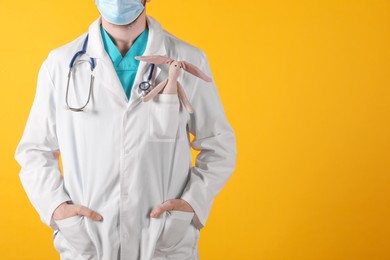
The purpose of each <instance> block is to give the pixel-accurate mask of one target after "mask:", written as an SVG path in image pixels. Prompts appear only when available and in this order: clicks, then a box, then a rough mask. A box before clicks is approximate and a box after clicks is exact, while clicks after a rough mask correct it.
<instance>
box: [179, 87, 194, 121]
mask: <svg viewBox="0 0 390 260" xmlns="http://www.w3.org/2000/svg"><path fill="white" fill-rule="evenodd" d="M177 93H178V95H179V99H180V101H181V102H182V104H183V106H184V107H185V108H186V109H187V111H188V113H190V114H192V113H194V109H193V108H192V105H191V103H190V101H189V100H188V98H187V95H186V93H185V92H184V89H183V87H182V85H181V84H180V82H179V81H178V82H177Z"/></svg>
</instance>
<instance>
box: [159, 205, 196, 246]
mask: <svg viewBox="0 0 390 260" xmlns="http://www.w3.org/2000/svg"><path fill="white" fill-rule="evenodd" d="M194 214H195V213H194V212H187V211H179V210H170V211H167V216H166V219H165V223H164V227H163V230H162V231H161V235H160V237H159V239H158V241H157V244H156V247H157V248H159V249H169V248H172V247H174V246H175V245H177V244H178V243H180V241H181V240H182V239H183V238H184V236H185V235H186V232H188V229H189V228H191V226H190V225H191V220H192V218H193V217H194Z"/></svg>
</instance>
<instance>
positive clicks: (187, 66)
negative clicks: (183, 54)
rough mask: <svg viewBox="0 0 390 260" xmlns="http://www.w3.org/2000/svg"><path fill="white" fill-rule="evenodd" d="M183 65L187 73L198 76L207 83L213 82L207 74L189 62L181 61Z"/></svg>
mask: <svg viewBox="0 0 390 260" xmlns="http://www.w3.org/2000/svg"><path fill="white" fill-rule="evenodd" d="M180 62H181V64H182V67H183V69H184V70H185V71H187V72H189V73H191V74H192V75H194V76H197V77H199V78H201V79H203V80H204V81H207V82H211V81H213V80H212V79H211V78H210V77H209V76H207V75H206V74H204V73H203V71H201V70H200V69H198V67H196V66H195V65H192V64H191V63H189V62H186V61H184V60H182V61H180Z"/></svg>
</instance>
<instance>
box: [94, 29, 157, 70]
mask: <svg viewBox="0 0 390 260" xmlns="http://www.w3.org/2000/svg"><path fill="white" fill-rule="evenodd" d="M100 30H101V34H102V38H103V43H104V48H105V49H106V51H107V53H108V55H109V56H110V59H111V61H112V63H113V65H114V67H115V69H116V70H137V68H138V64H139V62H140V61H139V60H136V59H134V57H135V56H142V54H143V53H144V51H145V48H146V43H147V41H148V35H149V28H148V26H146V28H145V30H144V31H143V32H142V33H141V34H140V35H139V36H138V37H137V38H136V39H135V41H134V43H133V45H132V46H131V47H130V49H129V50H128V51H127V53H126V54H125V56H123V57H122V54H121V53H120V51H119V50H118V48H117V47H116V45H115V43H114V42H113V41H112V39H111V37H110V36H109V35H108V33H107V31H106V30H105V29H104V28H103V26H102V24H100Z"/></svg>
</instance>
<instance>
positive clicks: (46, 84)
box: [14, 60, 71, 229]
mask: <svg viewBox="0 0 390 260" xmlns="http://www.w3.org/2000/svg"><path fill="white" fill-rule="evenodd" d="M46 62H47V60H45V61H44V62H43V64H42V65H41V68H40V70H39V73H38V81H37V86H36V91H35V97H34V101H33V104H32V106H31V109H30V113H29V116H28V119H27V123H26V125H25V128H24V132H23V135H22V138H21V140H20V142H19V144H18V146H17V148H16V151H15V155H14V157H15V160H16V161H17V162H18V163H19V165H20V166H21V170H20V172H19V177H20V180H21V183H22V185H23V188H24V190H25V192H26V193H27V196H28V198H29V200H30V201H31V203H32V205H33V206H34V208H35V210H36V211H37V212H38V214H39V215H40V218H41V220H42V222H43V223H44V224H46V225H48V226H49V227H51V228H52V229H57V228H58V227H57V225H56V224H55V222H54V221H53V219H52V214H53V212H54V210H55V209H56V208H57V207H58V206H59V205H60V204H61V203H62V202H65V201H70V200H71V199H70V197H69V196H68V194H67V192H66V191H65V190H64V187H63V178H62V175H61V171H60V168H59V161H58V156H57V155H58V154H59V147H58V143H57V137H56V119H55V89H54V84H53V82H52V79H51V77H50V75H49V71H48V69H47V67H46Z"/></svg>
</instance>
